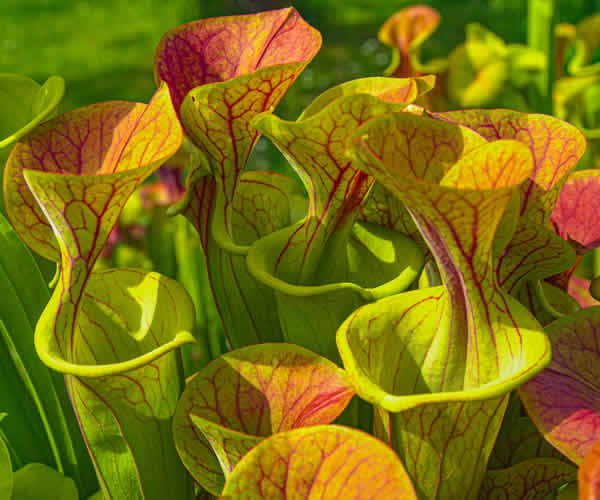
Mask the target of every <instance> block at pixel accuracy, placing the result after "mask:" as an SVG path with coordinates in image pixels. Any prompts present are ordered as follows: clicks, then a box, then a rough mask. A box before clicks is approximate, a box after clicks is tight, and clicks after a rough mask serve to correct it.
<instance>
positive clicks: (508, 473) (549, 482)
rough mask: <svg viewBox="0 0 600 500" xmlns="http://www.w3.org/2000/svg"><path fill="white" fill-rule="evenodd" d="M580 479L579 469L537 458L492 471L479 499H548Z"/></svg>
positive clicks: (554, 459)
mask: <svg viewBox="0 0 600 500" xmlns="http://www.w3.org/2000/svg"><path fill="white" fill-rule="evenodd" d="M576 477H577V468H576V467H574V466H573V465H571V464H568V463H565V462H563V461H561V460H557V459H556V458H535V459H531V460H527V461H525V462H521V463H520V464H517V465H513V466H512V467H509V468H507V469H499V470H491V471H488V473H487V474H486V476H485V480H484V482H483V484H482V485H481V491H480V496H479V498H481V499H489V500H492V499H496V498H531V499H533V498H545V497H546V496H547V495H551V494H552V493H554V492H555V491H556V490H557V489H558V488H559V487H561V486H562V485H564V484H566V483H568V482H570V481H573V480H574V479H575V478H576Z"/></svg>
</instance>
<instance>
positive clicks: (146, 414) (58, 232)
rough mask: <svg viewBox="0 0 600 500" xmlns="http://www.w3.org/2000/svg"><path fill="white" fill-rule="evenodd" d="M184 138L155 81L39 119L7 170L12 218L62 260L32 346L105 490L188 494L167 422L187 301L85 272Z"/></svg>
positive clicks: (158, 287) (119, 494)
mask: <svg viewBox="0 0 600 500" xmlns="http://www.w3.org/2000/svg"><path fill="white" fill-rule="evenodd" d="M182 140H183V132H182V129H181V127H180V126H179V122H178V121H177V118H176V115H175V112H174V110H173V108H172V105H171V101H170V98H169V95H168V89H167V88H166V86H163V87H161V89H160V90H159V91H158V92H157V93H156V94H155V96H154V97H153V99H152V100H151V102H150V103H149V104H148V105H144V104H137V103H127V102H109V103H101V104H95V105H92V106H88V107H86V108H82V109H79V110H75V111H72V112H69V113H66V114H64V115H62V116H59V117H58V118H55V119H53V120H50V121H49V122H46V123H45V124H44V125H42V126H41V127H39V128H37V129H36V130H35V131H34V132H32V133H31V134H29V135H28V136H27V137H25V138H24V140H23V141H22V142H20V143H18V144H17V145H16V146H15V149H14V150H13V154H12V155H11V157H10V159H9V163H8V166H7V170H6V173H7V175H6V177H5V190H6V192H7V194H8V196H7V198H9V199H10V205H9V213H10V216H11V219H12V220H13V223H14V224H15V227H17V228H18V231H19V232H20V235H21V236H22V237H23V239H24V240H25V241H26V242H27V243H28V244H29V245H30V246H31V247H32V248H33V249H34V250H36V251H37V252H39V253H40V254H42V255H43V256H45V257H48V258H51V259H54V260H58V259H59V258H60V263H61V268H60V269H61V272H60V274H59V277H58V283H57V285H56V288H55V290H54V293H53V295H52V297H51V299H50V302H49V303H48V305H47V307H46V308H45V310H44V311H43V313H42V316H41V318H40V320H39V322H38V324H37V326H36V332H35V347H36V350H37V352H38V354H39V355H40V358H41V359H42V360H43V361H44V362H45V363H46V364H48V365H49V366H50V367H52V368H53V369H56V370H59V371H61V372H63V373H66V374H67V376H66V381H67V385H68V387H69V391H70V396H71V398H72V402H73V404H74V408H75V412H76V414H77V417H78V420H79V423H80V426H81V428H82V431H83V433H84V436H85V439H86V443H87V445H88V448H89V450H90V456H91V457H92V460H93V461H94V465H95V466H96V470H97V474H98V476H99V480H100V483H101V486H102V489H103V490H104V495H105V497H106V498H128V497H132V496H136V497H139V498H147V499H149V500H150V499H153V498H154V499H159V498H160V499H163V498H168V497H170V496H172V495H173V496H175V497H177V498H184V497H187V496H189V495H190V494H191V492H192V485H191V481H190V480H189V477H188V476H187V474H186V472H185V469H184V468H183V466H182V465H181V463H180V462H179V460H178V458H177V454H176V451H175V447H174V445H173V440H172V437H171V432H170V422H171V416H172V415H173V412H174V410H175V403H176V401H177V397H178V395H179V392H180V385H179V384H180V383H181V381H180V374H179V366H178V361H177V357H176V355H175V353H172V352H171V351H173V349H175V348H176V347H178V346H179V345H181V344H182V343H185V342H192V341H193V337H192V335H191V333H190V330H191V328H192V325H193V317H194V306H193V304H192V302H191V300H190V299H189V297H188V296H187V294H186V292H185V291H184V290H183V288H181V287H180V286H179V285H178V284H177V283H176V282H174V281H171V280H168V279H166V278H164V277H162V276H160V275H157V274H154V273H149V274H146V273H142V272H140V271H135V270H111V271H105V272H92V269H93V266H94V263H95V261H96V259H97V257H98V256H99V254H100V252H101V251H102V249H103V246H104V244H105V242H106V240H107V238H108V235H109V233H110V231H111V229H112V227H113V226H114V224H115V223H116V221H117V218H118V217H119V214H120V212H121V210H122V209H123V207H124V205H125V203H126V201H127V199H128V198H129V196H130V195H131V194H132V193H133V192H134V191H135V189H136V188H137V187H138V186H139V185H140V184H141V183H142V182H143V180H144V179H145V178H147V177H148V176H149V175H150V174H151V173H152V172H153V171H154V170H155V169H157V168H158V167H159V166H160V165H161V164H162V163H163V162H165V161H166V160H167V159H168V158H169V157H170V156H171V155H173V154H174V153H175V152H176V151H177V150H178V149H179V147H180V145H181V143H182ZM51 233H53V234H51ZM167 353H170V354H169V355H165V354H167ZM72 374H75V376H74V375H72ZM156 463H161V464H163V465H162V466H161V468H160V469H161V470H160V471H157V470H156Z"/></svg>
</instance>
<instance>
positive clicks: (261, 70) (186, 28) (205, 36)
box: [155, 8, 321, 232]
mask: <svg viewBox="0 0 600 500" xmlns="http://www.w3.org/2000/svg"><path fill="white" fill-rule="evenodd" d="M320 46H321V36H320V34H319V32H318V31H316V30H315V29H314V28H312V27H311V26H310V25H308V24H307V23H306V22H304V20H302V18H301V17H300V16H299V14H298V13H297V11H296V10H295V9H293V8H287V9H282V10H278V11H270V12H265V13H261V14H254V15H247V16H232V17H221V18H215V19H207V20H203V21H197V22H193V23H189V24H185V25H182V26H179V27H178V28H175V29H174V30H171V31H170V32H168V33H167V34H166V35H165V36H164V37H163V39H162V40H161V42H160V43H159V45H158V48H157V51H156V55H155V75H156V79H157V81H165V82H166V83H167V85H168V87H169V90H170V93H171V98H172V100H173V105H174V107H175V109H176V110H177V113H178V114H179V116H180V118H181V121H182V123H183V126H184V128H185V130H186V133H187V134H188V135H189V137H190V138H191V139H192V141H193V142H194V143H195V144H196V146H198V147H199V148H200V149H201V151H203V152H204V153H205V155H206V157H207V158H208V160H209V163H210V168H211V170H212V173H213V175H214V176H215V181H216V184H217V193H218V195H219V196H223V197H224V201H223V207H222V208H223V214H221V216H222V217H223V218H224V222H225V228H226V229H227V230H228V231H229V232H230V231H231V226H230V224H231V221H230V220H229V217H230V215H231V214H230V205H231V203H232V201H233V197H234V193H235V190H236V187H237V183H238V179H239V176H240V175H241V172H242V171H243V170H244V168H245V166H246V161H247V159H248V156H249V154H250V152H251V151H252V148H253V147H254V144H255V143H256V140H257V139H258V132H257V131H256V130H255V129H254V128H253V127H251V126H250V125H249V123H250V121H251V119H252V118H253V117H254V116H256V115H257V114H258V113H260V112H263V111H267V110H269V109H272V108H274V107H275V106H276V105H277V103H278V102H279V100H280V99H281V98H282V97H283V95H284V94H285V92H286V91H287V90H288V88H289V87H290V86H291V84H292V83H293V82H294V80H295V79H296V78H297V77H298V75H299V74H300V73H301V72H302V70H303V69H304V68H305V67H306V65H307V64H308V63H309V62H310V60H311V59H312V58H313V57H314V55H315V54H316V53H317V51H318V50H319V48H320ZM186 96H187V97H186ZM193 174H194V170H192V172H191V173H190V175H193Z"/></svg>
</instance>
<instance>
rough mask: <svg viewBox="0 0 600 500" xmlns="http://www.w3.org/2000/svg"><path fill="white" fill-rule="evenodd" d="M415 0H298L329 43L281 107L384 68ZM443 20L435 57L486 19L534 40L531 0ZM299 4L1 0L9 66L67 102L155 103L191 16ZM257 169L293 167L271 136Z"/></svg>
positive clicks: (573, 4) (574, 1) (585, 1)
mask: <svg viewBox="0 0 600 500" xmlns="http://www.w3.org/2000/svg"><path fill="white" fill-rule="evenodd" d="M414 3H416V2H409V1H406V0H404V1H403V0H396V1H394V0H297V1H295V2H293V5H294V6H295V7H296V8H297V9H298V10H299V11H300V13H301V15H302V16H303V17H304V18H305V19H306V20H307V21H308V22H310V23H311V24H312V25H314V26H315V27H316V28H318V29H319V30H320V31H321V33H322V34H323V48H322V49H321V51H320V53H319V54H318V55H317V56H316V58H315V59H314V61H313V62H312V63H311V65H310V66H309V68H308V69H307V70H306V71H305V72H304V73H303V75H302V76H301V77H300V78H299V81H298V82H297V83H296V84H295V85H294V86H293V87H292V89H291V90H290V91H289V92H288V94H287V95H286V97H285V98H284V100H283V101H282V103H281V104H280V106H279V107H278V109H277V113H278V114H279V115H280V116H282V117H284V118H287V119H295V118H296V117H297V116H298V115H299V114H300V112H301V111H302V109H303V108H304V107H305V106H306V105H307V104H308V103H309V102H310V101H311V100H312V99H313V98H314V97H316V96H317V95H318V94H319V93H320V92H322V91H324V90H326V89H327V88H329V87H331V86H333V85H336V84H338V83H341V82H343V81H346V80H349V79H353V78H358V77H364V76H374V75H380V74H381V73H382V72H383V70H384V69H385V67H386V66H387V65H388V63H389V60H390V54H391V52H390V50H389V49H388V48H387V47H384V46H382V45H381V44H380V43H379V42H378V41H377V30H378V29H379V27H380V26H381V24H382V23H383V22H384V21H385V20H386V19H387V18H388V17H389V16H390V15H392V14H393V13H394V12H395V11H397V10H399V9H400V8H402V7H405V6H407V5H410V4H414ZM427 3H429V4H431V5H433V6H434V7H436V8H437V9H438V10H439V11H440V12H441V14H442V23H441V26H440V28H439V29H438V31H437V32H436V33H435V35H434V37H433V38H432V39H431V40H430V41H429V42H428V43H427V44H426V46H425V54H424V56H425V58H428V57H433V56H441V55H447V54H448V53H449V52H450V50H451V49H452V48H453V47H455V46H456V45H457V44H459V43H461V42H462V41H463V39H464V26H465V24H466V23H468V22H471V21H477V22H480V23H482V24H484V25H486V26H488V27H489V28H490V29H492V30H493V31H495V32H496V33H498V34H499V35H500V36H501V37H502V38H504V39H505V40H506V41H508V42H524V41H525V27H526V4H527V2H526V1H525V0H464V1H453V0H439V1H430V2H427ZM556 3H557V5H558V12H559V20H560V21H569V22H577V21H579V20H581V19H582V18H583V17H584V16H585V15H586V14H587V13H590V12H594V11H598V10H600V0H568V1H567V0H556ZM285 5H289V3H288V2H284V1H282V0H169V1H168V2H165V1H164V0H131V1H123V0H1V1H0V20H1V21H0V22H1V23H2V24H1V28H2V29H0V72H8V73H21V74H25V75H27V76H29V77H31V78H33V79H35V80H37V81H40V82H42V81H44V80H45V79H46V78H47V77H48V76H49V75H52V74H58V75H61V76H63V77H64V78H65V80H66V82H67V92H66V95H65V99H64V101H63V103H62V107H61V110H63V111H66V110H69V109H73V108H76V107H80V106H85V105H86V104H91V103H94V102H99V101H106V100H112V99H125V100H135V101H148V99H149V98H150V97H151V95H152V93H153V92H154V91H155V85H154V79H153V75H152V61H153V55H154V49H155V47H156V45H157V43H158V41H159V40H160V38H161V36H162V35H163V34H164V33H165V32H166V31H168V30H169V29H170V28H173V27H175V26H177V25H179V24H182V23H184V22H189V21H193V20H196V19H201V18H204V17H212V16H220V15H230V14H240V13H247V12H250V11H257V10H266V9H269V8H280V7H284V6H285ZM249 168H251V169H256V168H259V169H275V170H284V171H288V169H287V167H286V166H285V165H284V164H283V160H282V159H281V157H280V156H279V154H278V153H277V152H276V151H275V149H274V148H273V147H272V146H271V145H270V144H269V143H268V142H267V141H266V140H261V141H260V143H259V144H258V145H257V148H256V151H255V153H254V155H253V157H252V159H251V161H250V164H249Z"/></svg>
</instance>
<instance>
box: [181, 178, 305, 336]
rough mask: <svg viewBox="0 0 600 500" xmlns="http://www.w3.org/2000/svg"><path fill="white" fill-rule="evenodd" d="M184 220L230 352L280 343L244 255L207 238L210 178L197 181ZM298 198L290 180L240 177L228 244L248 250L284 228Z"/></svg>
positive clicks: (264, 292)
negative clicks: (201, 255) (194, 235)
mask: <svg viewBox="0 0 600 500" xmlns="http://www.w3.org/2000/svg"><path fill="white" fill-rule="evenodd" d="M190 189H193V190H194V194H192V197H191V200H190V202H189V203H188V205H187V206H186V209H185V212H184V215H185V216H186V217H187V218H188V219H189V220H190V222H191V223H192V224H193V225H194V227H195V228H196V230H197V231H198V232H199V233H200V237H201V240H202V245H203V247H204V251H205V255H206V259H207V267H208V272H209V277H210V280H211V287H212V291H213V295H214V297H215V303H216V305H217V309H218V311H219V314H220V316H221V319H222V321H223V325H224V328H225V333H226V335H227V338H228V339H229V341H230V343H231V345H232V346H233V347H234V348H237V347H242V346H244V345H251V344H256V343H260V342H277V341H281V340H282V339H283V337H282V335H281V329H280V326H279V318H278V315H277V310H276V306H275V303H274V300H275V299H274V298H273V291H272V290H271V289H270V288H268V287H266V286H265V285H262V284H261V283H258V282H257V281H256V280H255V279H254V278H253V277H251V276H250V275H249V274H248V270H247V267H246V256H245V255H232V254H230V253H229V252H228V251H227V250H224V249H222V248H220V247H219V245H218V244H217V243H216V242H215V240H214V238H213V235H212V233H211V232H210V224H209V221H210V207H211V203H212V201H213V197H214V193H215V183H214V180H213V178H212V177H209V176H206V177H203V178H202V179H201V180H200V181H199V182H197V183H196V184H194V185H193V186H192V187H191V188H190ZM299 194H300V189H299V186H298V184H297V183H296V182H295V181H294V180H293V179H291V178H289V177H286V176H283V175H280V174H277V173H273V172H244V174H243V175H242V177H241V179H240V183H239V186H238V189H237V193H236V196H235V198H234V201H233V205H232V207H231V208H232V219H231V221H232V230H233V237H234V239H235V240H236V241H237V242H239V243H240V244H242V245H250V244H251V243H253V242H254V241H256V240H257V239H259V238H260V237H262V236H266V235H267V234H270V233H271V232H274V231H276V230H279V229H281V228H283V227H286V226H288V225H289V224H290V223H291V220H290V216H291V213H292V210H293V208H294V203H295V201H294V196H295V195H299Z"/></svg>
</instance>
